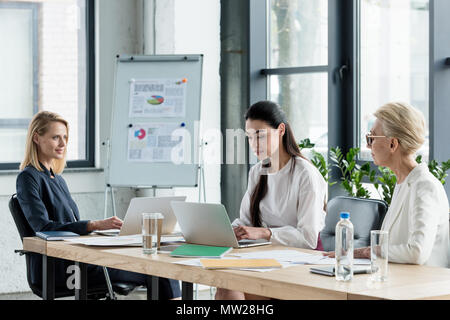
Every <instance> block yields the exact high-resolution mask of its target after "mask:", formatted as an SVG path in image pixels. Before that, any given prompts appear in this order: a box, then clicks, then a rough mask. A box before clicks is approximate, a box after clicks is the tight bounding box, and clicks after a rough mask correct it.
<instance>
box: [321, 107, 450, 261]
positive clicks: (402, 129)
mask: <svg viewBox="0 0 450 320" xmlns="http://www.w3.org/2000/svg"><path fill="white" fill-rule="evenodd" d="M375 117H376V118H377V120H376V121H375V124H374V126H373V128H372V130H371V132H370V133H368V134H367V135H366V139H367V147H368V148H370V150H371V153H372V157H373V161H374V163H375V165H377V166H383V167H388V168H389V169H391V170H392V171H393V172H394V174H395V176H396V177H397V185H396V186H395V190H394V194H393V197H392V201H391V205H390V207H389V210H388V212H387V214H386V217H385V219H384V221H383V225H382V228H381V229H382V230H385V231H388V232H389V251H388V252H389V258H388V259H389V261H390V262H396V263H406V264H419V265H428V266H437V267H448V266H449V259H450V251H449V250H450V249H449V204H448V199H447V195H446V193H445V190H444V187H443V186H442V184H441V182H440V181H439V180H438V179H436V178H435V177H434V176H433V175H432V174H431V173H430V171H429V169H428V166H427V164H426V163H422V164H418V163H417V162H416V160H415V158H416V152H417V151H418V150H419V148H420V147H421V146H422V145H423V143H424V141H425V119H424V117H423V115H422V113H421V112H420V111H418V110H417V109H415V108H413V107H412V106H410V105H408V104H405V103H389V104H387V105H385V106H383V107H381V108H379V109H378V110H377V111H376V112H375ZM327 255H328V256H330V257H334V253H333V252H331V253H328V254H327ZM354 256H355V258H370V248H359V249H356V250H355V253H354Z"/></svg>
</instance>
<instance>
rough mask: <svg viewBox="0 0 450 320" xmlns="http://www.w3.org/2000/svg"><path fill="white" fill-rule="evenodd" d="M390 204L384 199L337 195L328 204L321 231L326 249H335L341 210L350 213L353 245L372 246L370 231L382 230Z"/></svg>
mask: <svg viewBox="0 0 450 320" xmlns="http://www.w3.org/2000/svg"><path fill="white" fill-rule="evenodd" d="M387 210H388V205H387V203H386V202H385V201H383V200H375V199H361V198H351V197H341V196H339V197H335V198H333V199H331V200H330V201H329V202H328V204H327V216H326V217H325V227H324V228H323V230H322V231H321V232H320V239H321V240H322V245H323V249H324V251H334V249H335V248H334V247H335V230H336V224H337V223H338V222H339V220H340V213H341V212H349V213H350V221H351V222H352V224H353V228H354V229H353V231H354V240H353V247H354V248H355V249H356V248H362V247H369V246H370V231H371V230H380V229H381V225H382V223H383V220H384V217H385V215H386V212H387Z"/></svg>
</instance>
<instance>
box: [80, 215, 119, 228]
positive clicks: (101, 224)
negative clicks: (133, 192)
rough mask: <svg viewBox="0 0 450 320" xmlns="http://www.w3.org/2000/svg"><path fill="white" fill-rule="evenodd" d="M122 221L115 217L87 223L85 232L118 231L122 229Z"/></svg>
mask: <svg viewBox="0 0 450 320" xmlns="http://www.w3.org/2000/svg"><path fill="white" fill-rule="evenodd" d="M122 224H123V221H122V220H121V219H119V218H117V217H116V216H114V217H111V218H108V219H105V220H96V221H89V223H88V225H87V229H88V230H87V231H88V232H91V231H94V230H109V229H120V228H121V227H122Z"/></svg>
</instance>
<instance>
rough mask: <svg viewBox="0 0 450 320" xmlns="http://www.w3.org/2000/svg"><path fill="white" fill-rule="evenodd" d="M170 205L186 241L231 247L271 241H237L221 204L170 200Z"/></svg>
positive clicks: (244, 246) (258, 244)
mask: <svg viewBox="0 0 450 320" xmlns="http://www.w3.org/2000/svg"><path fill="white" fill-rule="evenodd" d="M171 205H172V209H173V213H174V214H175V216H176V217H177V221H178V224H179V225H180V228H181V232H182V233H183V236H184V239H185V240H186V242H187V243H193V244H202V245H208V246H220V247H233V248H247V247H254V246H261V245H266V244H270V243H271V242H270V241H267V240H265V239H259V240H248V239H245V240H240V241H238V240H237V238H236V235H235V234H234V231H233V227H232V226H231V222H230V219H229V218H228V214H227V211H226V209H225V207H224V206H223V205H222V204H214V203H193V202H180V201H172V202H171Z"/></svg>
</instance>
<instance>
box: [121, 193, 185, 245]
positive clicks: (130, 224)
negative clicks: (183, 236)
mask: <svg viewBox="0 0 450 320" xmlns="http://www.w3.org/2000/svg"><path fill="white" fill-rule="evenodd" d="M185 200H186V197H185V196H181V197H157V198H156V197H138V198H133V199H131V201H130V205H129V206H128V210H127V213H126V214H125V218H124V220H123V224H122V228H121V229H120V233H119V236H128V235H133V234H141V233H142V213H144V212H149V213H151V212H160V213H162V214H163V216H164V222H163V226H162V231H161V234H164V235H167V234H171V233H173V231H174V229H175V225H176V224H177V218H176V217H175V215H174V214H173V211H172V207H171V206H170V203H171V202H172V201H178V202H183V201H185Z"/></svg>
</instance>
